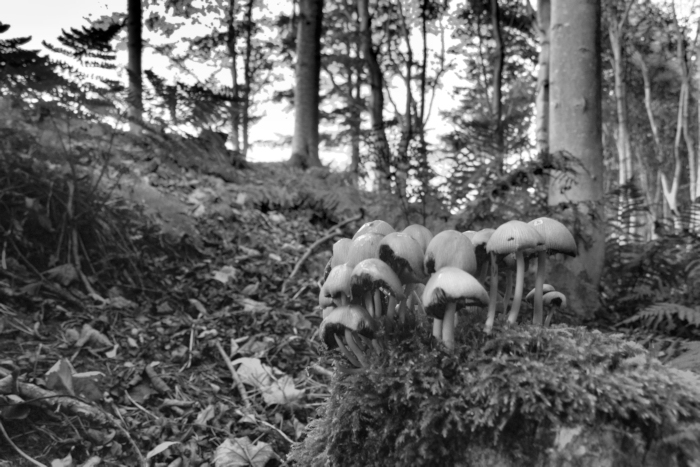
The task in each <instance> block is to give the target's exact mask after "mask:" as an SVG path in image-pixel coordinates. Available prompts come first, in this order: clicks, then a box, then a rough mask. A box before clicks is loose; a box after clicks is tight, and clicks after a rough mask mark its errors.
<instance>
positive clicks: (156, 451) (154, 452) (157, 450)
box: [146, 441, 180, 459]
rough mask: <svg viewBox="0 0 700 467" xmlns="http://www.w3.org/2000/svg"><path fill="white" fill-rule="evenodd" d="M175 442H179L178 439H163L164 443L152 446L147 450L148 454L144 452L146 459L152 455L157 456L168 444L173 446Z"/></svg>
mask: <svg viewBox="0 0 700 467" xmlns="http://www.w3.org/2000/svg"><path fill="white" fill-rule="evenodd" d="M175 444H180V442H179V441H165V442H164V443H160V444H159V445H158V446H156V447H154V448H153V449H151V450H150V451H148V454H146V459H151V458H152V457H155V456H157V455H158V454H160V453H162V452H163V451H165V450H166V449H168V448H169V447H170V446H174V445H175Z"/></svg>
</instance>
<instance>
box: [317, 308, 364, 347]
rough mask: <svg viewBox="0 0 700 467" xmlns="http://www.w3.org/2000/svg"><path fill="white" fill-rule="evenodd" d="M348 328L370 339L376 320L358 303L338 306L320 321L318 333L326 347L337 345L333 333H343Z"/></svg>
mask: <svg viewBox="0 0 700 467" xmlns="http://www.w3.org/2000/svg"><path fill="white" fill-rule="evenodd" d="M346 329H349V330H351V331H354V332H356V333H358V334H361V335H363V336H365V337H368V338H370V339H372V338H374V334H375V333H376V332H377V329H378V325H377V322H376V321H375V320H374V319H373V318H372V317H371V316H370V315H369V313H368V312H367V310H365V309H364V308H362V307H361V306H358V305H345V306H339V307H338V308H335V309H334V310H333V311H331V312H330V313H329V314H328V316H326V317H325V318H324V319H323V321H322V322H321V326H320V327H319V330H318V331H319V335H320V336H321V340H322V341H323V343H324V344H326V348H327V349H329V350H330V349H334V348H336V347H338V343H337V342H336V340H335V338H334V337H333V336H334V335H335V334H339V335H341V336H342V335H344V334H345V330H346Z"/></svg>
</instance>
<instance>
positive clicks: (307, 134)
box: [289, 0, 323, 169]
mask: <svg viewBox="0 0 700 467" xmlns="http://www.w3.org/2000/svg"><path fill="white" fill-rule="evenodd" d="M322 17H323V0H300V1H299V18H298V19H297V21H298V22H299V29H298V31H297V65H296V87H295V91H294V136H293V138H292V157H291V158H290V159H289V163H290V164H291V165H293V166H296V167H301V168H304V169H305V168H308V167H317V166H320V165H321V160H320V159H319V156H318V144H319V137H318V125H319V108H318V107H319V103H320V98H319V78H320V75H321V21H322Z"/></svg>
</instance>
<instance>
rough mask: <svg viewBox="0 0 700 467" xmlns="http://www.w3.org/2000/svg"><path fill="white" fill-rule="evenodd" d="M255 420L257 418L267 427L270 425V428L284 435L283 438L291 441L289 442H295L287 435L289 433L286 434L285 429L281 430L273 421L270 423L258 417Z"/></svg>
mask: <svg viewBox="0 0 700 467" xmlns="http://www.w3.org/2000/svg"><path fill="white" fill-rule="evenodd" d="M255 420H256V421H257V422H258V423H260V424H262V425H265V426H266V427H269V428H272V429H273V430H275V431H276V432H277V433H279V434H280V436H282V438H284V439H286V440H287V441H288V442H289V444H294V441H292V439H291V438H290V437H289V436H287V434H286V433H285V432H284V431H282V430H280V429H279V428H277V427H276V426H275V425H273V424H272V423H268V422H266V421H263V420H258V419H257V418H256V419H255Z"/></svg>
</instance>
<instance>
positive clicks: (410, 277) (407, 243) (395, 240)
mask: <svg viewBox="0 0 700 467" xmlns="http://www.w3.org/2000/svg"><path fill="white" fill-rule="evenodd" d="M379 259H381V260H382V261H384V262H385V263H386V264H388V265H389V267H390V268H391V269H392V270H393V271H394V272H395V273H396V275H397V276H399V279H400V280H401V282H402V283H404V284H408V283H415V282H422V281H424V280H425V276H424V274H423V249H422V248H421V246H420V244H419V243H418V242H417V241H415V240H414V239H413V237H411V236H410V235H408V234H406V233H403V232H392V233H390V234H387V236H386V237H384V238H383V239H382V241H381V242H379Z"/></svg>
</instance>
